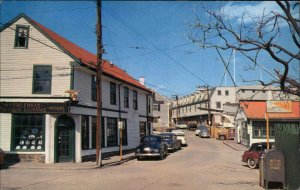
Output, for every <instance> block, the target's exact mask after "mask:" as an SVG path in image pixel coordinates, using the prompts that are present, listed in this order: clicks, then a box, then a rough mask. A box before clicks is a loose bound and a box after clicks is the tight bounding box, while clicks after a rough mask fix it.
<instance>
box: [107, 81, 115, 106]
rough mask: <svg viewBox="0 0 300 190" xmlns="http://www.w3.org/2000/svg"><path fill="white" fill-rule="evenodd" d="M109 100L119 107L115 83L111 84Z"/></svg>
mask: <svg viewBox="0 0 300 190" xmlns="http://www.w3.org/2000/svg"><path fill="white" fill-rule="evenodd" d="M109 94H110V95H109V99H110V104H111V105H117V84H116V83H115V82H112V81H110V82H109Z"/></svg>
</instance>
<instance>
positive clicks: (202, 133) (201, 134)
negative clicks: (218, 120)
mask: <svg viewBox="0 0 300 190" xmlns="http://www.w3.org/2000/svg"><path fill="white" fill-rule="evenodd" d="M198 136H199V137H201V138H204V137H205V138H210V134H209V130H208V129H207V128H206V127H205V128H203V129H201V130H200V132H199V135H198Z"/></svg>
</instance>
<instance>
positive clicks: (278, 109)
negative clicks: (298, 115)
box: [267, 101, 293, 113]
mask: <svg viewBox="0 0 300 190" xmlns="http://www.w3.org/2000/svg"><path fill="white" fill-rule="evenodd" d="M292 111H293V110H292V102H291V101H267V112H268V113H290V112H292Z"/></svg>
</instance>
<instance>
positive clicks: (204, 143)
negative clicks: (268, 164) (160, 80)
mask: <svg viewBox="0 0 300 190" xmlns="http://www.w3.org/2000/svg"><path fill="white" fill-rule="evenodd" d="M186 136H187V140H188V143H189V146H188V147H184V148H183V149H182V150H179V151H177V152H174V153H170V154H169V155H168V157H167V158H166V159H165V160H156V159H146V160H143V161H137V160H136V159H135V160H130V161H128V162H125V163H123V164H121V165H116V166H110V167H105V168H92V169H88V168H87V169H82V170H56V169H49V168H40V169H39V168H35V169H32V168H26V167H23V168H22V167H20V168H8V169H4V170H1V173H0V175H1V176H0V177H1V178H0V187H1V189H3V190H6V189H45V190H47V189H72V190H73V189H100V190H120V189H122V190H150V189H151V190H152V189H156V190H169V189H170V190H171V189H172V190H176V189H178V190H182V189H185V190H194V189H195V190H196V189H197V190H198V189H204V190H214V189H220V190H235V189H236V190H240V189H246V190H256V189H262V188H261V187H259V185H258V178H259V175H258V170H257V169H255V170H252V169H249V168H248V167H246V166H245V165H244V164H243V163H241V161H240V160H241V155H242V153H243V152H242V150H239V149H238V148H236V147H235V148H232V147H230V146H228V144H229V145H231V144H230V143H231V142H228V143H227V144H224V143H223V142H221V141H218V140H216V139H212V138H210V139H209V138H208V139H202V138H199V137H196V136H195V135H194V133H193V132H190V131H186ZM232 145H234V144H232Z"/></svg>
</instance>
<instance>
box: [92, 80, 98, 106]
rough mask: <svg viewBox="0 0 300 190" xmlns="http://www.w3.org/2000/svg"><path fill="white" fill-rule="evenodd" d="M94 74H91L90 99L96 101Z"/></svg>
mask: <svg viewBox="0 0 300 190" xmlns="http://www.w3.org/2000/svg"><path fill="white" fill-rule="evenodd" d="M96 80H97V79H96V76H95V75H91V100H92V101H97V82H96Z"/></svg>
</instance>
